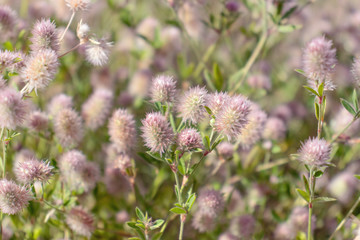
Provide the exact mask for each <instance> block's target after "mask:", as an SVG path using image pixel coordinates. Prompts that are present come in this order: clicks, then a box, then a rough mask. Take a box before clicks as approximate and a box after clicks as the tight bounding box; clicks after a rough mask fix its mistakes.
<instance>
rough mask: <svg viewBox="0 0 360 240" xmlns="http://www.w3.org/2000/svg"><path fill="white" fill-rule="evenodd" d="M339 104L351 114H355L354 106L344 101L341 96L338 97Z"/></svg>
mask: <svg viewBox="0 0 360 240" xmlns="http://www.w3.org/2000/svg"><path fill="white" fill-rule="evenodd" d="M340 101H341V104H342V105H343V106H344V108H345V109H346V110H347V111H348V112H349V113H351V114H352V115H353V116H355V115H356V112H355V110H354V108H353V107H352V106H351V105H350V103H349V102H348V101H346V100H345V99H343V98H340Z"/></svg>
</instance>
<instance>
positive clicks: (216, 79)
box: [213, 63, 224, 91]
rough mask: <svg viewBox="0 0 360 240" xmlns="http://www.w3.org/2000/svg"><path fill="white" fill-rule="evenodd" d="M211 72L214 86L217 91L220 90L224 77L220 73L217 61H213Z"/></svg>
mask: <svg viewBox="0 0 360 240" xmlns="http://www.w3.org/2000/svg"><path fill="white" fill-rule="evenodd" d="M213 74H214V82H215V87H216V89H217V90H218V91H220V90H221V89H222V87H223V83H224V78H223V76H222V74H221V71H220V67H219V65H218V64H217V63H214V65H213Z"/></svg>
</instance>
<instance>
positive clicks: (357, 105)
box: [352, 88, 359, 112]
mask: <svg viewBox="0 0 360 240" xmlns="http://www.w3.org/2000/svg"><path fill="white" fill-rule="evenodd" d="M352 102H353V106H354V107H355V110H356V112H359V100H358V97H357V92H356V89H355V88H354V91H353V94H352Z"/></svg>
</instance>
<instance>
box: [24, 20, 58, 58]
mask: <svg viewBox="0 0 360 240" xmlns="http://www.w3.org/2000/svg"><path fill="white" fill-rule="evenodd" d="M30 40H31V42H32V44H31V45H30V49H31V50H32V51H34V52H37V51H39V50H45V49H52V50H54V51H55V52H58V51H59V49H60V41H59V33H58V30H57V29H56V26H55V23H54V22H52V21H50V19H47V20H45V19H41V20H40V21H37V22H36V23H35V25H34V27H33V30H32V37H31V39H30Z"/></svg>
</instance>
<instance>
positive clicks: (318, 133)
mask: <svg viewBox="0 0 360 240" xmlns="http://www.w3.org/2000/svg"><path fill="white" fill-rule="evenodd" d="M323 101H324V96H321V97H319V109H320V110H319V119H318V126H317V138H318V139H320V138H321V130H322V122H323V119H322V118H323V114H322V105H323ZM324 113H325V112H324Z"/></svg>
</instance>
